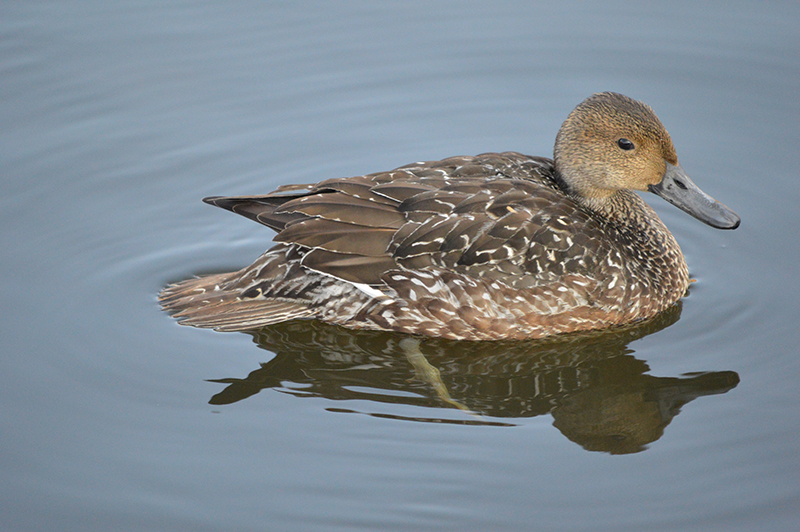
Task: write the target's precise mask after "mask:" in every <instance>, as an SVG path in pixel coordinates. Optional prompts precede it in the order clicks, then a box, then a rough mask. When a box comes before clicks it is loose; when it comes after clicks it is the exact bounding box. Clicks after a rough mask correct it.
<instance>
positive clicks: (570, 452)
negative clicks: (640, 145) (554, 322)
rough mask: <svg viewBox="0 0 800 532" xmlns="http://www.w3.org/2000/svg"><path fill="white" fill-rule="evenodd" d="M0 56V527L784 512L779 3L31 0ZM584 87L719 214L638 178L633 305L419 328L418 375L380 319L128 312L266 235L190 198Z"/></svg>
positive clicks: (348, 526) (785, 213) (793, 127)
mask: <svg viewBox="0 0 800 532" xmlns="http://www.w3.org/2000/svg"><path fill="white" fill-rule="evenodd" d="M0 51H1V52H0V72H1V74H0V80H1V81H0V103H1V104H2V105H0V162H1V163H2V164H1V165H0V168H2V172H1V173H0V179H2V183H3V194H2V196H0V206H1V207H2V208H1V209H0V216H2V224H0V231H1V232H0V235H2V236H1V237H0V243H1V244H2V248H0V249H2V262H0V273H2V277H0V279H1V280H0V290H2V315H3V318H2V320H0V337H2V353H3V354H2V358H0V423H1V424H0V431H1V432H0V433H1V434H2V444H0V468H2V477H3V482H2V483H0V529H2V530H9V531H34V530H35V531H40V530H65V531H71V530H104V531H105V530H125V531H138V530H159V531H206V530H208V531H215V530H226V531H228V530H237V531H238V530H242V531H249V530H253V531H255V530H320V531H323V530H324V531H337V530H342V531H344V530H459V531H462V530H509V531H512V530H513V531H517V530H542V531H551V530H569V531H581V530H608V531H612V530H613V531H620V530H663V531H679V530H700V529H702V530H706V531H752V530H796V529H797V528H798V526H800V453H798V449H799V448H798V443H797V441H798V431H799V430H800V409H798V407H797V405H798V402H800V387H798V385H797V380H798V377H800V362H798V356H797V354H798V345H800V327H798V316H800V303H798V301H799V300H800V297H799V296H800V290H798V282H797V278H796V275H797V273H798V265H797V261H798V257H800V245H798V236H797V227H798V223H800V214H798V212H800V210H799V209H798V204H800V186H799V185H798V180H797V178H798V164H797V151H798V148H799V147H800V133H799V131H800V129H798V127H797V125H798V123H800V99H798V80H799V79H800V8H799V7H798V5H796V4H790V3H788V2H784V3H777V2H774V3H765V2H733V3H724V4H715V3H700V4H698V3H696V2H670V3H648V2H645V3H642V2H613V1H612V2H603V3H583V2H557V3H541V4H539V3H535V2H504V3H497V2H491V3H490V2H414V1H410V2H402V3H400V2H398V3H378V2H371V1H365V2H317V3H301V2H295V3H278V2H208V3H202V2H191V1H184V2H155V1H144V0H123V1H119V2H99V1H85V2H66V1H52V2H40V1H33V0H32V1H26V2H5V3H4V4H3V6H2V8H0ZM603 90H614V91H618V92H622V93H625V94H628V95H630V96H632V97H635V98H637V99H641V100H644V101H646V102H647V103H649V104H650V105H651V106H652V107H653V108H654V109H655V110H656V112H657V113H658V114H659V116H660V118H661V120H662V121H663V122H664V124H665V125H666V127H667V128H668V129H669V131H670V133H671V135H672V138H673V140H674V141H675V144H676V147H677V149H678V154H679V157H680V159H681V163H682V165H683V167H684V168H685V169H686V170H687V171H688V172H689V173H690V175H691V176H692V177H693V178H694V180H695V181H696V182H697V183H698V184H699V185H700V186H701V187H702V188H704V190H705V191H706V192H708V193H710V194H711V195H713V196H715V197H716V198H717V199H719V200H721V201H723V202H724V203H726V204H727V205H729V206H731V207H732V208H733V209H734V210H736V211H737V212H738V213H739V214H740V215H741V217H742V220H743V221H742V225H741V227H740V228H739V229H737V230H736V231H733V232H723V231H716V230H714V229H711V228H709V227H707V226H704V225H702V224H700V223H699V222H697V221H695V220H694V219H692V218H690V217H688V216H687V215H685V214H684V213H682V212H680V211H678V210H677V209H675V208H673V207H671V206H669V205H667V204H666V203H663V202H659V201H660V200H658V199H657V198H652V199H651V198H648V201H651V203H652V204H653V205H654V206H655V207H656V209H657V210H658V212H659V213H660V214H661V216H662V218H663V219H664V221H665V222H666V223H667V225H668V226H669V227H670V229H671V230H672V232H673V233H674V234H675V235H676V237H677V239H678V241H679V242H680V243H681V246H682V247H683V250H684V252H685V254H686V256H687V260H688V262H689V265H690V270H691V274H692V276H693V277H694V278H695V279H697V282H696V283H694V285H693V286H692V289H691V294H690V295H689V297H687V298H686V299H685V300H684V301H683V304H682V309H680V316H678V315H677V314H675V315H672V316H667V317H665V320H663V323H660V324H656V325H657V326H656V327H654V330H655V329H658V328H659V327H661V330H660V331H657V332H653V331H649V330H648V331H642V332H641V334H639V336H640V337H632V338H621V337H619V336H612V337H611V338H610V339H609V338H605V339H603V340H602V341H600V340H597V341H596V342H588V343H584V344H581V345H578V346H555V347H553V348H552V351H547V350H544V351H539V352H532V353H530V354H528V353H526V352H510V351H509V352H506V351H503V350H502V349H499V348H498V349H497V351H495V352H492V353H473V352H465V353H464V354H463V356H461V355H460V354H459V353H460V352H459V351H457V350H456V351H453V350H452V349H450V350H448V349H446V348H445V347H442V346H439V345H438V344H436V343H435V342H434V343H433V344H432V345H431V346H429V348H428V349H429V350H428V352H427V355H428V361H429V363H430V364H432V365H434V366H436V367H437V368H438V369H440V371H441V375H442V381H443V383H444V385H445V387H446V388H447V389H448V391H449V394H450V397H451V399H452V400H453V403H447V402H446V401H445V400H444V399H443V398H442V397H441V396H437V395H436V394H435V393H434V392H432V391H431V390H432V388H433V384H434V383H431V382H426V381H425V379H422V378H420V377H419V375H418V373H417V371H416V370H415V368H414V366H413V364H411V363H410V362H409V361H408V360H405V359H403V358H402V357H401V356H399V355H398V354H397V351H396V349H394V348H393V346H395V344H394V342H396V339H395V338H392V337H390V336H383V335H375V336H369V335H367V336H363V335H353V336H348V335H346V334H343V333H341V332H340V331H331V330H329V329H324V328H322V329H319V330H318V329H317V328H316V327H311V328H310V329H308V330H306V329H303V330H300V331H293V330H292V329H291V328H289V329H286V330H283V329H281V330H277V331H273V333H272V334H273V337H268V338H260V339H259V340H260V341H261V343H262V345H263V346H264V347H265V348H266V349H262V348H260V347H259V345H256V343H254V342H253V338H252V337H251V336H249V335H245V334H221V333H215V332H210V331H204V330H197V329H191V328H185V327H180V326H178V325H176V323H175V322H174V321H173V320H172V319H171V318H169V317H168V316H166V315H165V314H164V313H162V312H161V311H160V310H159V309H158V306H157V303H156V294H157V292H158V290H159V289H160V288H161V287H162V286H164V285H165V284H167V283H168V282H171V281H176V280H179V279H182V278H185V277H189V276H191V275H193V274H197V273H202V272H210V271H223V270H227V269H235V268H238V267H241V266H244V265H246V264H248V263H249V262H251V261H252V260H253V259H254V258H255V257H256V256H257V255H258V254H260V253H261V252H262V251H263V250H264V249H266V247H267V246H268V245H269V242H270V238H271V234H270V232H269V231H268V230H266V229H265V228H262V227H259V226H258V225H256V224H253V223H252V222H249V221H247V220H245V219H244V218H241V217H237V216H234V215H232V214H230V213H226V212H224V211H221V210H219V209H213V208H211V207H209V206H206V205H204V204H202V203H201V202H200V198H202V197H204V196H208V195H214V194H223V195H233V194H244V193H265V192H268V191H270V190H272V189H273V188H275V187H276V186H278V185H281V184H287V183H295V182H315V181H319V180H321V179H325V178H328V177H339V176H348V175H357V174H362V173H367V172H373V171H378V170H385V169H389V168H393V167H396V166H400V165H402V164H405V163H409V162H412V161H417V160H424V159H438V158H443V157H446V156H450V155H458V154H476V153H480V152H485V151H503V150H516V151H522V152H525V153H530V154H538V155H549V154H550V153H551V152H552V145H553V140H554V138H555V134H556V131H557V130H558V127H559V125H560V124H561V122H562V121H563V120H564V118H565V117H566V115H567V114H568V113H569V111H570V110H572V108H573V107H574V106H575V105H576V104H577V103H578V102H580V101H581V100H582V99H583V98H585V97H586V96H588V95H589V94H591V93H593V92H598V91H603ZM673 322H674V323H673ZM646 333H652V334H649V335H648V334H646ZM270 346H271V349H272V350H271V351H270ZM465 350H466V351H469V350H468V349H465ZM262 364H263V365H264V366H263V367H262ZM417 369H418V368H417ZM697 372H704V373H703V375H687V374H694V373H697ZM210 380H217V381H220V380H221V381H223V382H209V381H210ZM737 382H738V384H737ZM209 401H210V402H211V404H209ZM456 403H457V404H463V405H466V406H467V407H469V408H471V409H472V410H474V411H477V412H480V413H481V414H482V415H480V416H476V415H472V414H468V413H465V412H462V411H461V410H459V409H458V408H455V407H454V406H455V404H456ZM681 406H682V407H681ZM679 407H681V408H680V412H679V413H678V409H679ZM618 421H619V423H620V424H621V425H623V426H624V427H626V428H627V429H629V430H630V431H632V432H636V431H638V433H637V434H639V436H638V437H640V438H641V442H645V443H643V444H642V445H643V448H644V450H639V452H629V451H631V450H632V449H630V448H627V449H623V450H624V451H625V452H626V453H627V454H612V453H611V452H609V451H614V448H613V445H615V443H614V442H617V441H618V440H619V438H617V436H615V434H616V433H614V434H611V436H612V437H611V439H610V440H609V439H608V438H605V439H604V438H603V437H600V436H598V433H599V432H602V431H603V430H605V428H608V426H609V425H612V426H613V425H614V423H617V422H618ZM667 423H668V424H667ZM612 428H614V427H612ZM617 428H618V427H617ZM593 431H594V432H593ZM615 438H616V439H615ZM633 438H634V439H635V437H633ZM587 449H592V450H587ZM633 450H638V449H633ZM616 451H620V449H616Z"/></svg>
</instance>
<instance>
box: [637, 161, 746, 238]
mask: <svg viewBox="0 0 800 532" xmlns="http://www.w3.org/2000/svg"><path fill="white" fill-rule="evenodd" d="M647 188H648V190H650V192H652V193H653V194H656V195H658V196H661V197H662V198H664V199H665V200H667V201H668V202H670V203H672V204H673V205H675V206H676V207H678V208H679V209H680V210H682V211H685V212H688V213H689V214H691V215H692V216H694V217H695V218H697V219H698V220H700V221H701V222H703V223H706V224H708V225H710V226H711V227H716V228H717V229H736V228H737V227H739V221H740V218H739V216H738V215H737V214H736V213H735V212H733V211H732V210H730V209H729V208H728V207H726V206H725V205H723V204H722V203H720V202H718V201H717V200H715V199H714V198H712V197H711V196H709V195H708V194H706V193H705V192H703V191H702V190H700V187H698V186H697V185H695V184H694V181H692V180H691V179H690V178H689V176H688V175H686V172H684V171H683V168H681V167H680V166H675V165H672V164H669V163H667V171H666V172H664V179H662V180H661V183H659V184H657V185H648V187H647Z"/></svg>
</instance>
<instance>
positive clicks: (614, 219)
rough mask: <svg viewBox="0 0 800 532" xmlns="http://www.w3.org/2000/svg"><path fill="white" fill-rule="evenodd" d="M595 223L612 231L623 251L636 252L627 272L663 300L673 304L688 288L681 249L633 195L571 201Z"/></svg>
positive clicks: (615, 195)
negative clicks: (626, 249) (646, 282)
mask: <svg viewBox="0 0 800 532" xmlns="http://www.w3.org/2000/svg"><path fill="white" fill-rule="evenodd" d="M575 199H576V201H578V203H580V204H581V205H582V206H583V207H584V208H585V209H587V210H589V211H591V212H592V213H593V214H594V216H595V217H596V218H597V219H598V220H602V222H603V223H604V224H605V225H607V226H610V227H612V228H613V229H614V231H613V232H614V233H615V234H616V235H617V240H618V242H619V243H620V245H621V246H623V247H629V248H630V249H635V250H636V252H637V253H636V258H634V257H633V255H632V256H631V263H630V264H629V271H630V273H631V274H633V275H634V276H637V277H647V278H649V279H650V283H649V284H650V286H651V288H652V289H654V290H655V291H656V292H657V293H659V294H660V295H661V296H663V297H664V298H665V299H668V300H669V299H671V300H677V299H678V298H680V297H682V296H683V294H684V293H685V291H686V289H687V288H688V286H689V270H688V267H687V265H686V260H685V259H684V257H683V253H682V252H681V248H680V246H679V245H678V242H677V241H676V240H675V237H674V236H672V233H670V232H669V230H668V229H667V227H666V226H665V225H664V222H662V221H661V218H659V217H658V215H657V214H656V212H655V211H654V210H653V208H652V207H650V206H649V205H648V204H647V203H645V201H644V200H643V199H642V198H641V197H639V195H638V194H636V193H635V192H633V191H630V190H620V191H617V192H615V193H614V194H612V195H611V196H609V197H607V198H602V199H597V198H575Z"/></svg>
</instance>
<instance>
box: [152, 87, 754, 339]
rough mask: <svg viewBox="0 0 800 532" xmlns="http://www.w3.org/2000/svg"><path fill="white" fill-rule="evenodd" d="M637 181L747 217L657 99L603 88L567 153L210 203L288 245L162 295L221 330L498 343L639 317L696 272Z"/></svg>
mask: <svg viewBox="0 0 800 532" xmlns="http://www.w3.org/2000/svg"><path fill="white" fill-rule="evenodd" d="M632 190H641V191H647V190H649V191H651V192H655V193H656V194H658V195H659V196H662V197H663V198H665V199H666V200H667V201H669V202H670V203H673V204H675V205H677V206H678V207H680V208H681V209H683V210H685V211H687V212H689V213H690V214H692V215H694V216H695V217H697V218H699V219H700V220H702V221H703V222H705V223H707V224H709V225H712V226H714V227H718V228H723V229H733V228H735V227H737V226H738V225H739V217H738V216H736V214H734V213H733V212H732V211H730V210H729V209H728V208H727V207H725V206H723V205H722V204H720V203H718V202H716V201H715V200H713V199H712V198H710V197H709V196H707V195H706V194H704V193H703V192H702V191H701V190H700V189H699V188H697V186H696V185H694V183H692V181H691V180H690V179H689V177H688V176H687V175H686V173H684V171H683V169H682V168H681V167H680V166H679V165H678V159H677V156H676V154H675V148H674V147H673V145H672V141H671V139H670V137H669V134H668V133H667V131H666V130H665V129H664V126H662V124H661V122H660V121H659V120H658V118H657V117H656V115H655V114H654V113H653V111H652V110H651V109H650V108H649V107H647V106H646V105H644V104H642V103H640V102H637V101H635V100H632V99H630V98H628V97H626V96H622V95H620V94H615V93H602V94H595V95H594V96H591V97H590V98H588V99H586V100H585V101H584V102H583V103H581V104H580V105H578V107H577V108H576V109H575V110H574V111H573V112H572V113H571V114H570V115H569V117H568V118H567V120H566V121H565V122H564V125H563V126H562V127H561V129H560V131H559V133H558V136H557V138H556V143H555V158H554V161H551V160H549V159H544V158H541V157H530V156H527V155H522V154H519V153H510V152H509V153H488V154H484V155H479V156H476V157H453V158H450V159H445V160H443V161H436V162H427V163H415V164H411V165H408V166H405V167H402V168H398V169H396V170H392V171H389V172H382V173H377V174H371V175H366V176H359V177H353V178H347V179H331V180H328V181H323V182H321V183H318V184H316V185H297V186H287V187H281V188H280V189H279V190H278V191H276V192H273V193H271V194H267V195H264V196H247V197H236V198H207V199H206V201H207V202H208V203H212V204H214V205H217V206H220V207H224V208H226V209H229V210H231V211H233V212H236V213H239V214H242V215H244V216H247V217H248V218H251V219H253V220H256V221H258V222H261V223H263V224H264V225H267V226H269V227H271V228H272V229H275V230H276V231H278V235H277V236H276V237H275V241H276V242H278V244H277V245H276V246H275V247H273V248H272V249H270V250H269V251H267V252H266V253H265V254H264V255H262V256H261V257H260V258H259V259H258V260H257V261H256V262H255V263H254V264H253V265H251V266H249V267H247V268H244V269H243V270H241V271H239V272H234V273H230V274H218V275H211V276H208V277H204V278H201V279H192V280H187V281H183V282H181V283H178V284H176V285H173V286H170V287H168V288H166V289H165V290H164V291H163V292H162V294H161V301H162V304H163V306H164V308H165V309H167V310H170V311H173V312H176V316H177V317H178V318H179V319H180V320H181V321H182V323H183V324H185V325H194V326H198V327H212V328H216V329H219V330H225V331H234V330H252V329H256V328H258V327H262V326H265V325H269V324H273V323H277V322H280V321H286V320H290V319H295V318H316V319H319V320H322V321H324V322H328V323H335V324H340V325H343V326H346V327H350V328H354V329H371V330H393V331H399V332H404V333H410V334H421V335H428V336H437V337H443V338H450V339H467V340H498V339H525V338H540V337H544V336H547V335H551V334H554V333H562V332H572V331H581V330H589V329H597V328H603V327H607V326H610V325H619V324H625V323H631V322H635V321H638V320H641V319H645V318H648V317H651V316H654V315H655V314H657V313H659V312H661V311H663V310H664V309H666V308H668V307H670V306H671V305H673V304H674V303H675V302H676V301H677V300H678V299H679V298H680V297H681V296H682V295H683V294H684V292H685V291H686V288H687V286H688V283H689V278H688V271H687V267H686V262H685V261H684V258H683V255H682V253H681V251H680V248H679V247H678V245H677V243H676V242H675V239H674V238H673V237H672V235H671V234H670V233H669V231H668V230H667V228H666V227H665V226H664V224H663V223H662V222H661V220H660V219H659V218H658V216H657V215H656V214H655V212H654V211H653V210H652V209H651V208H650V207H649V206H648V205H647V204H645V203H644V201H642V199H641V198H639V196H638V195H637V194H635V193H634V192H632Z"/></svg>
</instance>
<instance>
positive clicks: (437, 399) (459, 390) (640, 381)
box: [211, 306, 739, 453]
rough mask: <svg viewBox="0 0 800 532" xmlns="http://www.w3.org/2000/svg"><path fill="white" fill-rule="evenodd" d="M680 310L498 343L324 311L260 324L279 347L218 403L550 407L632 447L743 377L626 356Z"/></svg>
mask: <svg viewBox="0 0 800 532" xmlns="http://www.w3.org/2000/svg"><path fill="white" fill-rule="evenodd" d="M679 313H680V308H679V307H678V306H676V307H673V308H671V309H669V310H668V311H667V312H664V313H662V314H660V315H659V316H658V317H657V318H656V319H654V320H650V321H648V322H645V323H644V324H640V325H638V326H636V327H627V328H622V329H615V330H608V331H598V332H594V333H585V334H583V335H568V336H565V337H559V338H558V339H553V340H546V341H541V340H539V341H532V342H531V341H528V342H500V343H496V344H491V349H487V344H486V343H476V342H452V341H446V340H436V339H429V340H426V341H425V342H422V343H420V344H418V348H417V349H414V348H413V347H412V348H411V349H409V348H408V346H407V345H404V344H405V343H406V342H407V341H408V340H409V337H404V336H399V335H396V334H392V333H382V332H371V331H348V330H346V329H342V328H340V327H336V326H329V325H324V324H321V323H316V322H312V323H307V322H298V321H295V322H291V323H284V324H278V325H274V326H271V327H267V328H264V329H262V330H261V331H259V332H258V333H253V334H254V338H255V340H256V342H257V343H258V344H259V346H261V347H263V348H264V349H268V350H270V351H272V352H274V353H275V354H276V356H275V358H273V359H272V360H270V361H269V362H268V363H265V364H262V366H261V368H259V369H257V370H255V371H253V372H252V373H250V375H248V376H247V377H246V378H244V379H235V378H234V379H219V380H215V381H213V382H220V383H225V384H227V385H228V386H227V387H226V388H225V389H224V390H222V391H221V392H220V393H218V394H216V395H215V396H214V397H213V398H212V399H211V403H212V404H216V405H222V404H229V403H233V402H236V401H241V400H243V399H246V398H247V397H250V396H252V395H254V394H256V393H258V392H260V391H261V390H263V389H265V388H275V389H277V390H280V391H283V392H286V393H290V394H294V395H297V396H300V397H307V396H317V397H325V398H327V399H330V400H339V401H341V400H350V399H360V400H362V401H369V402H370V403H366V404H379V403H393V404H406V405H414V406H420V407H435V408H441V407H453V406H455V407H458V408H460V409H461V410H468V411H469V412H472V413H474V414H478V416H479V417H474V416H458V415H456V416H455V417H452V416H449V415H448V414H446V413H443V412H442V411H441V410H436V411H435V412H437V413H439V414H442V417H438V418H437V417H425V416H418V417H413V418H408V417H401V416H399V415H396V414H386V413H372V414H371V415H375V416H380V417H388V418H397V419H405V420H416V421H431V422H446V423H464V424H489V425H508V424H509V422H508V421H503V420H498V419H497V418H503V419H505V420H509V421H510V420H511V419H513V418H523V417H532V416H538V415H542V414H548V413H549V414H552V416H553V419H554V423H553V424H554V425H555V426H556V427H557V428H558V429H559V430H560V431H561V432H562V433H563V434H564V435H565V436H567V437H568V438H569V439H570V440H573V441H575V442H577V443H579V444H580V445H582V446H583V447H585V448H586V449H589V450H602V451H607V452H613V453H623V452H635V451H638V450H642V449H643V448H644V446H645V445H646V444H647V443H650V442H652V441H655V440H656V439H658V438H659V437H661V434H662V433H663V430H664V427H666V426H667V425H668V424H669V422H670V421H671V420H672V418H673V417H674V416H675V415H677V413H678V412H679V409H680V407H681V406H682V405H684V404H686V403H688V402H689V401H691V400H693V399H695V398H697V397H699V396H702V395H710V394H718V393H724V392H726V391H727V390H729V389H730V388H733V387H734V386H736V383H737V382H738V380H739V378H738V376H737V375H736V373H733V372H730V371H724V372H716V373H704V374H697V375H693V376H689V377H681V378H663V377H653V376H650V375H645V374H644V373H645V372H646V371H648V369H649V368H648V367H647V364H646V363H645V362H643V361H641V360H637V359H636V358H634V357H633V356H631V355H630V353H631V351H630V349H628V347H627V346H628V344H629V343H630V342H631V341H633V340H636V339H638V338H640V337H642V336H645V335H647V334H650V333H653V332H655V331H657V330H660V329H661V328H663V327H666V326H668V325H670V324H671V323H673V322H674V321H676V320H677V318H678V315H679ZM359 404H360V405H363V404H364V403H359ZM361 408H365V407H364V406H361ZM331 410H333V411H339V412H343V411H345V412H346V411H349V412H352V410H346V409H343V408H331ZM435 415H436V414H433V416H435ZM484 416H489V417H484ZM490 417H491V418H495V419H490Z"/></svg>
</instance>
